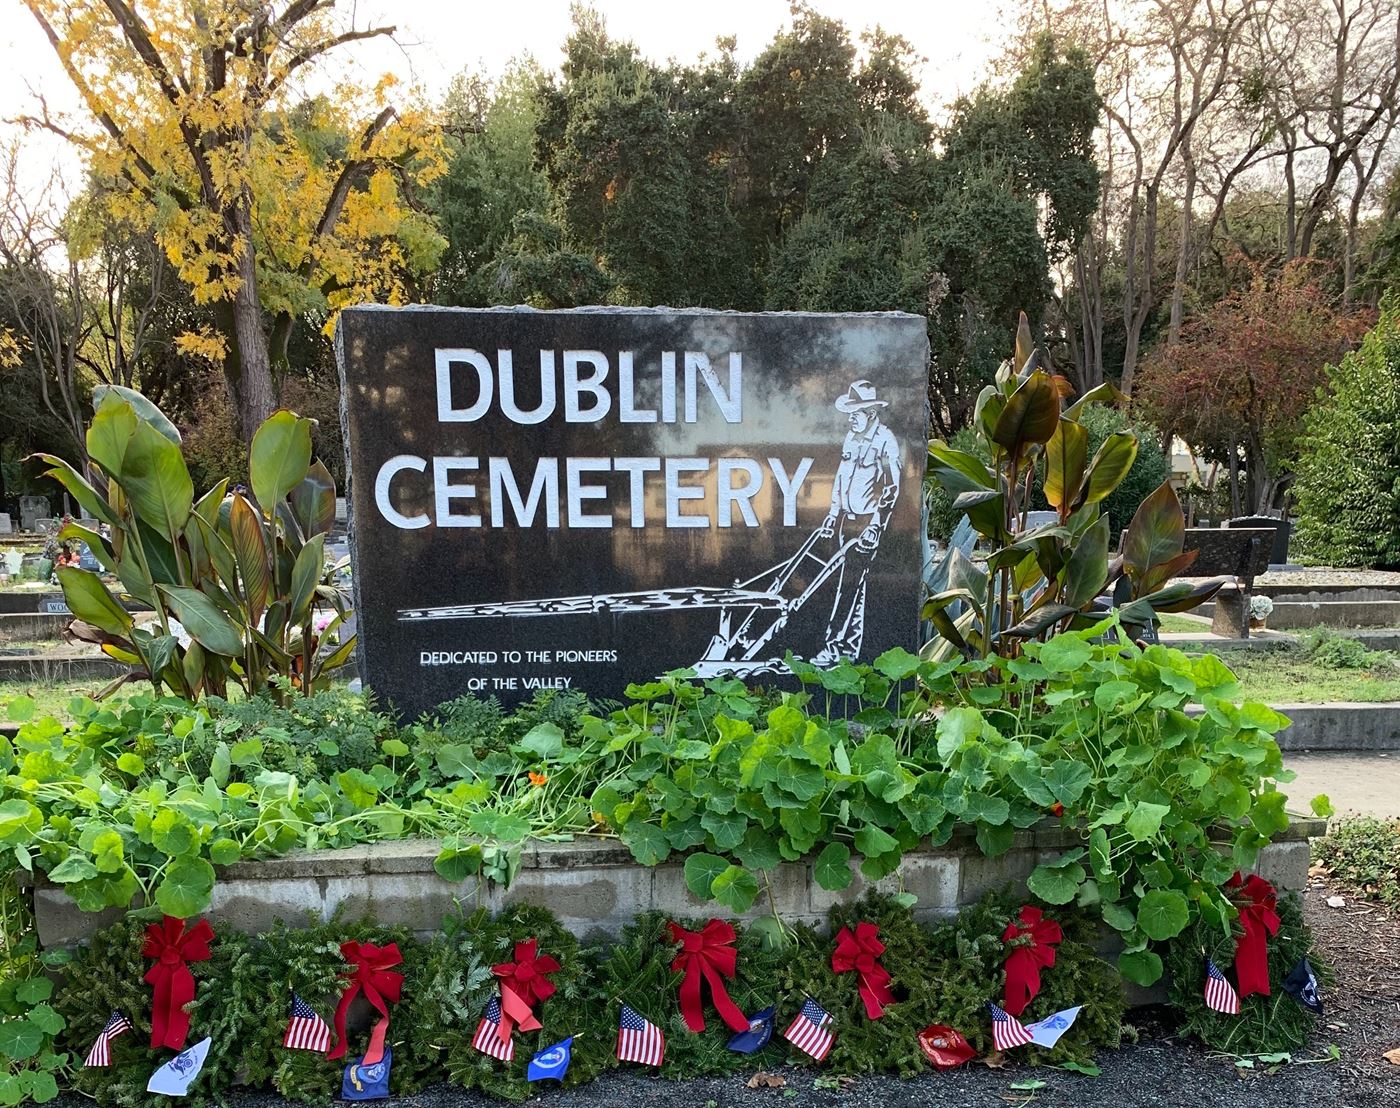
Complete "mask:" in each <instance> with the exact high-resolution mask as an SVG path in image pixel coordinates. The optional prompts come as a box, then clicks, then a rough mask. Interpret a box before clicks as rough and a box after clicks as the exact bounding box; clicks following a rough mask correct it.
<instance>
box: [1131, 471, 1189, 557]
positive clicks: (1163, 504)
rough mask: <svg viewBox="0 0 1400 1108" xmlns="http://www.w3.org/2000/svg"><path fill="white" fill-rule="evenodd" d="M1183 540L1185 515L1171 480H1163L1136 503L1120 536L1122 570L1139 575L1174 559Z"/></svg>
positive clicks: (1184, 539) (1184, 538) (1179, 550)
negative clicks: (1125, 531) (1122, 537)
mask: <svg viewBox="0 0 1400 1108" xmlns="http://www.w3.org/2000/svg"><path fill="white" fill-rule="evenodd" d="M1185 541H1186V517H1185V516H1183V515H1182V514H1181V503H1180V502H1179V501H1178V500H1177V498H1176V493H1175V491H1173V489H1172V487H1171V483H1170V482H1168V481H1163V482H1162V483H1161V484H1160V485H1158V486H1157V488H1156V489H1155V490H1153V492H1152V493H1151V494H1150V495H1149V496H1148V497H1147V499H1146V500H1144V501H1143V502H1142V503H1141V504H1140V505H1138V510H1137V512H1136V513H1135V514H1134V515H1133V521H1132V523H1130V524H1129V525H1128V533H1127V535H1126V536H1125V537H1124V539H1123V550H1122V554H1123V569H1124V572H1125V573H1127V574H1128V576H1129V577H1132V578H1134V579H1139V578H1141V577H1142V576H1143V575H1144V574H1146V572H1147V571H1148V569H1150V568H1151V567H1152V566H1155V565H1157V564H1159V563H1161V562H1165V561H1168V560H1169V559H1171V558H1175V557H1176V556H1177V555H1178V554H1180V553H1181V546H1182V543H1183V542H1185Z"/></svg>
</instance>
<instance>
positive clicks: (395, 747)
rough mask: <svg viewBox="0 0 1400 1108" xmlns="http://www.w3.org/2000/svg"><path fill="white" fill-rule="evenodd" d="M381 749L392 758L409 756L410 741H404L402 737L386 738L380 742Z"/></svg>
mask: <svg viewBox="0 0 1400 1108" xmlns="http://www.w3.org/2000/svg"><path fill="white" fill-rule="evenodd" d="M379 749H381V750H382V751H384V753H385V754H387V755H389V757H390V758H406V757H408V743H406V742H404V741H403V740H402V739H385V740H384V742H383V743H381V744H380V747H379Z"/></svg>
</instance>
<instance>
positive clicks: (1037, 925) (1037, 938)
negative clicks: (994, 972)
mask: <svg viewBox="0 0 1400 1108" xmlns="http://www.w3.org/2000/svg"><path fill="white" fill-rule="evenodd" d="M1043 917H1044V913H1043V912H1041V910H1040V909H1039V908H1032V907H1031V906H1030V905H1029V904H1027V905H1026V906H1025V907H1024V908H1022V909H1021V911H1020V914H1019V916H1018V917H1017V918H1016V919H1014V920H1012V921H1011V922H1010V923H1008V924H1007V925H1006V930H1005V931H1003V932H1002V933H1001V941H1002V942H1004V943H1009V942H1015V944H1016V945H1015V946H1013V947H1012V948H1011V951H1010V953H1008V954H1007V956H1006V998H1005V1002H1004V1003H1003V1004H1002V1007H1003V1008H1004V1009H1005V1010H1006V1011H1007V1013H1008V1014H1009V1015H1013V1016H1019V1015H1020V1014H1021V1013H1022V1012H1024V1011H1025V1010H1026V1005H1028V1004H1029V1003H1030V1002H1031V1001H1032V1000H1034V999H1035V994H1036V993H1038V992H1040V971H1041V968H1042V967H1045V968H1047V969H1048V968H1049V967H1050V966H1053V965H1054V964H1055V944H1056V943H1058V942H1059V941H1060V940H1061V939H1063V938H1064V935H1063V934H1061V932H1060V925H1059V924H1058V923H1056V922H1055V921H1054V920H1052V919H1045V918H1043ZM1023 939H1029V941H1028V942H1023V941H1020V940H1023Z"/></svg>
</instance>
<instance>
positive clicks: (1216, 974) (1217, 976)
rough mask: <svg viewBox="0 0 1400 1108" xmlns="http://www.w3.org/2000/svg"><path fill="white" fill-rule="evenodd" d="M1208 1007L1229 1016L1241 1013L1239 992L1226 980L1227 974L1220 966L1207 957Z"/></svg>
mask: <svg viewBox="0 0 1400 1108" xmlns="http://www.w3.org/2000/svg"><path fill="white" fill-rule="evenodd" d="M1205 995H1206V1007H1207V1008H1210V1009H1212V1010H1214V1011H1216V1012H1224V1013H1225V1014H1226V1015H1227V1016H1238V1015H1239V1014H1240V998H1239V994H1238V993H1236V992H1235V990H1234V988H1233V987H1231V985H1230V982H1228V981H1226V980H1225V975H1224V974H1223V973H1221V972H1220V967H1219V966H1217V965H1216V964H1215V963H1214V962H1212V961H1211V960H1210V959H1209V958H1207V959H1206V994H1205Z"/></svg>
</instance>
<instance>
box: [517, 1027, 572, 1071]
mask: <svg viewBox="0 0 1400 1108" xmlns="http://www.w3.org/2000/svg"><path fill="white" fill-rule="evenodd" d="M573 1043H574V1037H573V1036H572V1035H570V1036H569V1037H568V1038H567V1039H565V1040H564V1041H563V1042H561V1043H555V1044H554V1045H553V1046H547V1047H545V1048H544V1049H543V1050H541V1051H540V1052H539V1053H538V1054H536V1055H535V1056H534V1057H533V1058H531V1059H530V1065H529V1067H528V1068H527V1069H526V1070H525V1079H526V1080H527V1081H544V1080H546V1079H548V1078H553V1079H554V1080H555V1081H563V1080H564V1075H565V1074H566V1073H568V1072H569V1062H570V1061H572V1060H573V1051H572V1047H573Z"/></svg>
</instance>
